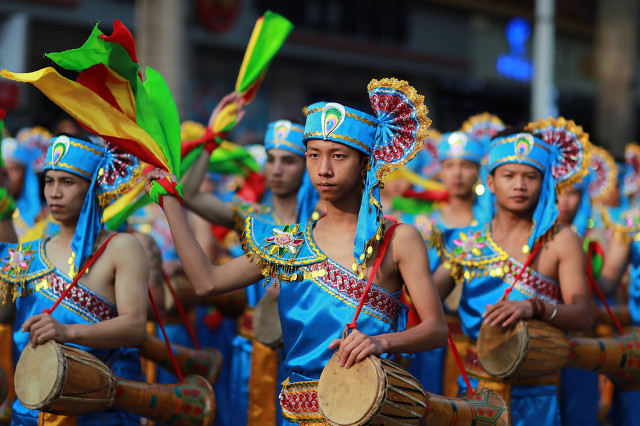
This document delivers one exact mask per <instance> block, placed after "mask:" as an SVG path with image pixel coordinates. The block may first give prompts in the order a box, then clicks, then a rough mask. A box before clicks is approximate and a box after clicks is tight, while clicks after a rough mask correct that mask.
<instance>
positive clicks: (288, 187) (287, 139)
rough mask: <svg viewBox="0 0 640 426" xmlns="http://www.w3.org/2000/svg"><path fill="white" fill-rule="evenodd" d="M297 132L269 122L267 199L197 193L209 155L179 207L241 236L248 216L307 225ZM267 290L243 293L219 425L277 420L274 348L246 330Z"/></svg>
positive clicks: (309, 192)
mask: <svg viewBox="0 0 640 426" xmlns="http://www.w3.org/2000/svg"><path fill="white" fill-rule="evenodd" d="M235 96H237V95H236V94H232V95H228V96H226V97H225V98H224V99H223V100H222V101H221V102H220V104H219V105H218V107H216V110H214V112H213V113H212V115H211V118H210V122H213V121H215V118H216V116H217V114H218V113H219V111H220V110H221V109H222V108H223V107H224V106H225V105H226V104H227V103H228V102H232V101H235ZM303 132H304V127H303V126H301V125H299V124H296V123H293V122H291V121H289V120H279V121H275V122H271V123H269V125H268V126H267V132H266V134H265V138H264V147H265V151H266V154H267V161H266V164H265V167H264V175H265V178H266V183H267V189H268V194H266V195H265V196H264V197H263V199H262V200H261V203H247V202H245V201H243V200H242V199H240V198H239V197H237V196H236V197H234V198H233V199H232V200H231V201H230V202H223V201H222V200H220V199H219V198H218V197H217V196H215V195H214V194H212V193H204V192H199V187H200V184H201V182H202V180H203V179H204V176H205V172H206V168H207V165H208V161H209V156H208V155H206V154H202V155H201V156H200V157H199V158H198V159H197V160H196V163H195V164H194V165H193V166H192V167H191V168H190V169H189V172H188V173H187V174H186V176H185V177H184V179H183V180H182V183H183V185H184V203H185V205H186V206H187V207H188V208H189V209H190V210H192V211H193V212H195V213H196V214H198V215H199V216H200V217H202V218H204V219H205V220H207V221H208V222H210V223H212V224H215V225H220V226H224V227H226V228H233V229H235V230H236V232H237V233H238V234H242V232H243V228H244V221H245V219H246V217H247V216H249V215H251V216H252V217H256V218H258V219H259V220H261V221H263V222H266V223H269V224H272V225H283V224H285V223H297V222H305V221H307V220H310V219H311V218H312V215H313V213H314V209H315V207H316V204H317V202H318V192H317V191H316V190H315V189H314V188H313V186H312V185H311V181H310V180H309V176H308V175H307V173H306V170H305V146H304V144H303V143H302V136H303ZM239 248H240V249H241V247H239ZM241 253H242V251H240V253H237V252H236V253H235V255H236V256H238V255H240V254H241ZM267 290H268V288H266V289H265V287H264V286H262V285H261V284H260V283H256V285H252V286H249V287H247V289H246V295H247V297H246V299H247V305H248V306H247V309H246V310H245V313H244V315H243V318H242V319H241V320H240V333H239V334H238V335H237V336H236V337H235V338H234V339H233V342H232V345H233V349H232V353H231V354H230V355H231V356H230V357H227V359H226V361H227V362H228V364H227V370H228V372H229V374H230V377H229V379H230V386H231V388H230V394H229V395H230V398H229V405H228V407H227V409H226V410H225V411H226V412H227V413H232V416H231V417H232V419H229V422H224V423H225V424H226V423H228V424H247V423H248V424H256V422H257V423H259V424H265V425H266V424H275V422H276V417H280V416H278V410H275V409H274V408H275V407H276V406H277V390H278V389H277V388H278V387H279V383H280V382H281V381H282V380H278V377H277V376H279V375H282V372H281V370H282V368H279V366H280V367H281V365H282V361H281V356H280V354H279V350H278V349H273V348H269V347H267V346H265V345H263V344H262V343H260V342H259V341H257V340H256V338H255V334H254V332H253V327H252V322H253V313H254V308H255V306H256V305H257V304H258V302H259V301H260V299H262V298H263V297H277V291H275V290H273V289H272V290H270V291H267ZM242 291H245V290H242ZM267 293H270V294H269V295H267ZM279 370H280V371H279ZM252 371H253V374H252ZM256 371H258V373H256ZM238 413H247V417H245V418H242V416H241V415H240V414H238Z"/></svg>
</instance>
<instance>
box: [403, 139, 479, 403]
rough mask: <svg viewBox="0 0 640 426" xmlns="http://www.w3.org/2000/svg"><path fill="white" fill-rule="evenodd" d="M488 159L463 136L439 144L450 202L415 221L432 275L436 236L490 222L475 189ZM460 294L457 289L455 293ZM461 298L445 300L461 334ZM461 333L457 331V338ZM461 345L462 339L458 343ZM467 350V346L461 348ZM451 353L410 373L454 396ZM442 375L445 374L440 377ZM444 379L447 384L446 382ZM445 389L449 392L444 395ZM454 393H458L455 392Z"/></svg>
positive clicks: (419, 360) (423, 358) (420, 358)
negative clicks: (448, 358) (449, 369)
mask: <svg viewBox="0 0 640 426" xmlns="http://www.w3.org/2000/svg"><path fill="white" fill-rule="evenodd" d="M484 156H485V150H484V146H483V145H482V144H481V143H480V142H479V141H477V140H475V139H473V138H472V137H470V136H468V135H467V134H466V133H464V132H459V131H458V132H451V133H445V134H443V135H442V137H441V138H440V142H439V143H438V161H439V162H440V164H441V168H440V172H439V173H438V176H439V178H440V180H441V181H442V183H443V184H444V186H445V188H446V189H447V192H448V194H449V201H448V202H447V203H446V204H443V205H442V206H440V207H439V208H437V209H435V210H433V211H432V212H430V213H421V214H418V215H416V216H415V217H414V221H413V225H414V226H416V228H418V229H419V230H420V231H421V232H422V235H423V237H424V239H425V242H426V243H427V247H428V249H429V263H430V265H431V272H433V271H435V270H436V268H437V267H438V264H439V259H438V250H437V248H436V244H435V240H434V238H433V235H434V234H438V233H441V232H444V231H445V230H447V229H453V228H464V227H467V226H476V225H478V224H484V223H485V222H486V220H487V219H488V218H487V217H485V216H486V215H485V214H484V212H483V211H482V209H481V208H480V206H479V204H478V198H477V196H476V192H475V188H476V186H477V184H478V177H479V176H480V165H481V163H482V159H483V158H484ZM456 290H457V289H456ZM459 298H460V293H459V291H454V292H453V294H451V295H450V296H449V297H448V298H447V299H446V300H445V305H444V306H445V309H446V310H447V314H448V317H447V321H448V322H449V323H450V324H449V329H450V330H453V332H452V333H453V336H452V337H457V336H456V330H459V328H460V326H459V322H460V321H459V320H458V319H457V315H456V311H457V302H458V300H459ZM459 333H460V332H459V331H458V334H459ZM456 340H458V341H461V339H456ZM460 348H461V349H460V350H462V351H463V350H464V345H460ZM448 351H449V349H447V348H442V349H439V350H437V351H430V352H424V353H421V354H417V355H416V356H415V357H414V358H413V360H412V361H411V365H410V367H409V371H410V372H411V373H412V374H413V375H414V376H416V378H417V379H418V380H420V382H421V383H423V385H424V386H425V390H427V391H429V392H433V393H436V394H444V395H448V396H453V395H452V394H451V388H455V389H457V386H456V385H455V380H456V379H457V376H458V373H459V371H458V368H457V365H456V364H455V361H454V360H453V359H451V361H453V363H451V362H449V364H451V365H452V366H453V367H454V370H453V371H454V373H453V374H451V376H453V377H454V378H453V379H452V381H453V383H445V382H444V380H446V379H445V377H444V373H445V370H444V368H445V359H446V358H445V356H446V354H447V352H448ZM439 372H442V374H440V373H439ZM443 379H444V380H443ZM445 388H447V390H446V391H445ZM453 392H455V391H453Z"/></svg>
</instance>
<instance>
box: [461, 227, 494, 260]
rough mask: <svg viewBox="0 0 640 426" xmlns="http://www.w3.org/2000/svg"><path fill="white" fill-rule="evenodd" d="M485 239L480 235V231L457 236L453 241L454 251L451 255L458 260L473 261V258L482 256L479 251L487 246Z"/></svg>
mask: <svg viewBox="0 0 640 426" xmlns="http://www.w3.org/2000/svg"><path fill="white" fill-rule="evenodd" d="M486 241H487V237H485V236H483V235H481V232H480V231H476V232H468V233H466V234H465V233H463V232H460V233H459V234H458V238H457V239H454V240H453V244H454V245H455V249H454V250H453V255H454V256H455V257H457V258H459V259H467V260H470V259H473V257H474V256H476V257H478V256H480V255H482V252H481V250H482V249H483V248H485V247H486V246H487V243H486Z"/></svg>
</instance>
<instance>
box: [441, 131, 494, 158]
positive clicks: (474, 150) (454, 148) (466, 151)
mask: <svg viewBox="0 0 640 426" xmlns="http://www.w3.org/2000/svg"><path fill="white" fill-rule="evenodd" d="M484 154H485V148H484V146H483V145H482V143H480V142H479V141H478V140H476V139H474V138H472V137H470V136H468V135H467V134H466V133H464V132H450V133H445V134H443V135H442V138H441V139H440V143H439V144H438V160H439V161H441V162H442V161H444V160H448V159H452V158H460V159H462V160H469V161H472V162H474V163H476V164H480V163H481V162H482V159H483V158H484Z"/></svg>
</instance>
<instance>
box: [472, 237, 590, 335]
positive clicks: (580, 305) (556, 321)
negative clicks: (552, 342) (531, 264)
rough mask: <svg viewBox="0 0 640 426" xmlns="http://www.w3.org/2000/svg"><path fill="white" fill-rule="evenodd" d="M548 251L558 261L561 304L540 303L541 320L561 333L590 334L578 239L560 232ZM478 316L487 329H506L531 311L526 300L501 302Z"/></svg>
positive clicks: (586, 293)
mask: <svg viewBox="0 0 640 426" xmlns="http://www.w3.org/2000/svg"><path fill="white" fill-rule="evenodd" d="M552 250H553V251H554V253H555V255H556V256H557V259H558V280H559V281H560V293H561V296H562V300H563V301H564V304H558V305H554V304H552V303H549V302H543V303H544V306H545V313H544V316H543V318H541V319H543V320H545V321H548V322H549V323H551V324H553V325H555V326H556V327H558V328H561V329H564V330H583V331H587V330H590V329H591V327H592V325H593V316H592V312H591V297H590V296H589V289H588V287H587V277H586V272H585V271H586V266H585V255H584V251H583V249H582V244H581V242H580V238H579V237H578V236H577V235H576V234H575V233H573V232H572V231H570V230H569V229H568V228H562V229H560V231H559V232H558V233H557V234H556V236H555V237H554V241H553V248H552ZM554 311H556V313H555V315H554V314H553V312H554ZM482 316H483V317H484V318H485V320H484V321H485V322H487V323H491V325H494V326H497V325H501V326H503V327H508V326H510V325H512V324H514V323H515V322H516V321H517V320H518V319H521V318H525V319H526V318H532V317H533V307H532V306H531V304H530V303H529V302H527V301H526V300H520V301H512V300H501V301H499V302H498V303H496V304H495V305H490V306H488V307H487V310H486V311H485V313H484V314H483V315H482ZM552 316H553V318H551V317H552Z"/></svg>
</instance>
